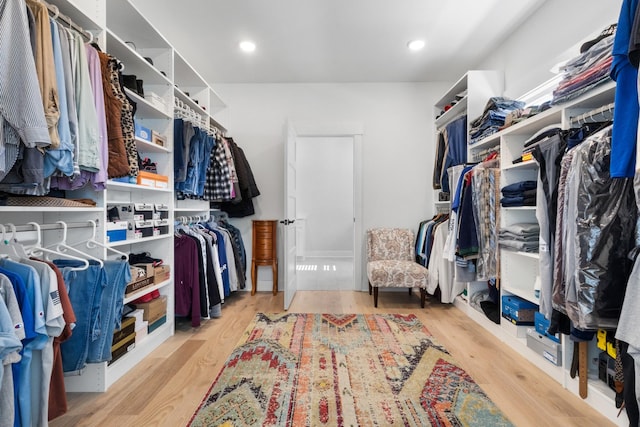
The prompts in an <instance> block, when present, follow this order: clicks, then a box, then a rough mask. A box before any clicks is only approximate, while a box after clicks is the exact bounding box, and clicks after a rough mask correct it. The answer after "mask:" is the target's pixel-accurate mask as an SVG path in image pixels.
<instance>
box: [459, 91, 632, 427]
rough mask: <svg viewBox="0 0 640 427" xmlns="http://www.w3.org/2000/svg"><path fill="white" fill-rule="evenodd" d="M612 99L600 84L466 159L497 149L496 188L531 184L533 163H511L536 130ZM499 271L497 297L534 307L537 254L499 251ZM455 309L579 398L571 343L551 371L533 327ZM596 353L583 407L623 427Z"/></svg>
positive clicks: (463, 304)
mask: <svg viewBox="0 0 640 427" xmlns="http://www.w3.org/2000/svg"><path fill="white" fill-rule="evenodd" d="M614 94H615V83H614V82H610V83H607V84H603V85H601V86H599V87H598V88H596V89H594V90H593V91H591V92H589V93H586V94H584V95H582V96H581V97H579V98H576V99H574V100H571V101H569V102H567V103H565V104H561V105H558V106H554V107H552V108H550V109H548V110H547V111H544V112H542V113H540V114H538V115H536V116H533V117H531V118H529V119H527V120H524V121H522V122H520V123H518V124H516V125H513V126H511V127H509V128H506V129H504V130H502V131H500V132H498V133H496V134H494V135H491V136H489V137H488V138H485V139H484V140H482V141H479V142H477V143H476V144H474V145H472V146H470V147H469V155H470V157H471V156H472V155H473V154H474V152H477V151H480V150H484V149H487V148H492V147H499V148H500V156H501V183H500V185H501V187H503V186H505V185H508V184H512V183H514V182H518V181H521V180H526V179H530V180H536V179H537V173H538V165H537V162H535V161H530V162H525V163H518V164H512V160H514V159H515V158H517V157H519V156H520V155H521V154H522V148H523V146H524V143H525V141H526V140H527V139H528V138H529V137H531V136H532V135H534V134H535V133H536V132H537V131H539V130H541V129H543V128H545V127H547V126H549V125H553V124H556V123H557V124H559V125H560V127H561V128H563V129H568V128H570V122H571V118H572V117H576V116H578V115H580V114H582V113H584V112H586V111H590V110H592V109H594V108H597V107H600V106H602V105H606V104H608V103H610V102H612V101H613V99H614ZM535 209H536V208H535V206H522V207H508V208H501V209H500V220H501V225H502V226H506V225H510V224H514V223H518V222H537V220H536V215H535ZM500 266H501V270H500V271H501V274H500V286H501V289H500V292H501V294H502V295H516V296H518V297H520V298H523V299H525V300H527V301H530V302H533V303H535V304H539V300H538V297H537V296H536V293H535V289H534V285H535V279H536V276H538V274H539V273H538V271H539V270H538V268H539V256H538V254H537V253H527V252H516V251H510V250H506V249H503V250H501V251H500ZM454 304H455V306H456V307H458V308H459V309H460V310H462V311H463V312H465V313H466V314H467V315H468V316H469V317H471V318H472V319H474V320H475V321H476V322H477V323H478V324H480V325H481V326H483V327H484V328H485V329H487V330H488V331H490V332H491V333H492V334H493V335H495V336H496V337H497V338H499V339H500V340H502V341H503V342H504V343H505V344H506V345H508V346H509V347H510V348H512V349H513V350H515V351H517V352H518V353H519V354H521V355H522V356H523V357H525V358H526V359H527V360H529V361H530V362H532V363H533V364H534V365H535V366H536V367H538V368H539V369H540V370H541V371H543V372H545V373H546V374H547V375H549V376H550V377H552V378H553V379H554V380H556V381H558V382H559V383H560V384H562V385H563V386H564V387H565V388H566V389H567V390H569V391H571V392H572V393H574V394H575V395H578V394H579V393H578V379H577V378H576V379H572V378H571V377H570V375H569V369H570V366H571V359H572V355H573V345H572V342H571V341H570V340H567V339H563V340H562V344H561V350H562V363H561V366H555V365H553V364H552V363H551V362H549V361H548V360H546V359H545V358H544V357H543V356H542V355H540V354H538V353H536V352H534V351H533V350H531V349H530V348H529V347H528V346H527V342H526V330H527V328H532V326H516V325H514V324H512V323H511V322H509V321H507V320H505V319H501V322H500V324H499V325H497V324H495V323H493V322H491V321H489V320H488V319H487V318H486V317H485V316H484V314H482V313H480V312H478V311H477V310H475V309H474V308H473V307H471V306H470V305H469V304H468V302H467V299H462V298H456V300H455V301H454ZM598 352H599V350H597V349H596V347H595V343H594V342H592V343H590V353H589V355H590V361H591V362H590V366H589V387H588V397H587V398H586V402H587V403H588V404H589V405H591V406H592V407H594V408H595V409H596V410H598V411H599V412H601V413H602V414H603V415H605V416H606V417H608V418H609V419H610V420H611V421H612V422H613V423H615V424H617V425H620V426H623V425H626V424H627V423H628V422H627V417H626V416H624V414H622V415H621V416H620V417H618V409H616V407H615V401H614V399H615V394H614V392H613V391H612V390H611V389H609V387H608V386H607V385H606V384H605V383H603V382H602V381H600V380H599V379H598V366H597V362H594V361H593V360H594V356H595V355H597V354H598ZM595 360H597V357H595Z"/></svg>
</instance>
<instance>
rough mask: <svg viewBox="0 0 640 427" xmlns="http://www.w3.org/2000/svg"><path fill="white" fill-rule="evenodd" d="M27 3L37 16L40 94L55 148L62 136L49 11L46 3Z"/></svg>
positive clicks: (37, 58) (36, 59)
mask: <svg viewBox="0 0 640 427" xmlns="http://www.w3.org/2000/svg"><path fill="white" fill-rule="evenodd" d="M26 3H27V6H29V9H31V12H32V13H33V16H34V18H35V25H36V27H35V32H36V34H35V35H36V37H35V39H36V48H35V64H36V72H37V74H38V80H39V82H40V95H41V97H42V104H43V109H44V116H45V119H46V121H47V128H48V131H49V138H50V140H51V148H54V149H55V148H58V147H59V146H60V136H59V135H58V120H59V119H60V102H59V100H58V85H57V83H56V73H55V65H54V61H53V44H52V40H51V25H50V24H49V11H48V9H47V6H45V5H44V3H40V2H38V1H36V0H26ZM14 49H15V48H14ZM3 52H4V51H3ZM25 52H26V51H22V52H21V54H23V55H24V53H25Z"/></svg>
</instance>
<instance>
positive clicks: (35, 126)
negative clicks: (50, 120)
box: [0, 0, 51, 179]
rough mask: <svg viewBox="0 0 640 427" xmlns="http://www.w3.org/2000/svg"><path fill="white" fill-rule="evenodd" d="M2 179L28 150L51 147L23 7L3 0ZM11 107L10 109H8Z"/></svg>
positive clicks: (0, 22) (0, 74)
mask: <svg viewBox="0 0 640 427" xmlns="http://www.w3.org/2000/svg"><path fill="white" fill-rule="evenodd" d="M0 52H2V55H3V60H2V61H0V179H2V178H3V177H4V176H5V175H6V173H7V172H8V171H9V170H10V169H11V168H12V167H13V165H14V164H15V161H16V159H17V158H18V147H19V144H20V141H21V140H22V143H23V144H25V146H27V147H47V146H49V145H51V140H50V138H49V132H48V127H47V121H46V120H45V117H44V109H43V106H42V96H41V94H40V86H39V83H38V76H37V74H36V66H35V61H34V58H33V55H30V54H28V53H30V52H31V43H30V40H29V29H28V24H27V12H26V8H25V7H24V4H23V3H22V2H18V1H12V0H0ZM9 107H11V108H9Z"/></svg>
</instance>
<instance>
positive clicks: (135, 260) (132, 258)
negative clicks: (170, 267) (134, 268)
mask: <svg viewBox="0 0 640 427" xmlns="http://www.w3.org/2000/svg"><path fill="white" fill-rule="evenodd" d="M129 264H131V265H134V264H153V266H154V267H157V266H159V265H162V259H160V258H153V257H152V256H151V255H149V252H141V253H139V254H129Z"/></svg>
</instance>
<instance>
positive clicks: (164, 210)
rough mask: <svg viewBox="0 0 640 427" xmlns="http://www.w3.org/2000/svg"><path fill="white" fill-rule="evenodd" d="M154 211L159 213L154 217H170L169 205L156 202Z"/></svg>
mask: <svg viewBox="0 0 640 427" xmlns="http://www.w3.org/2000/svg"><path fill="white" fill-rule="evenodd" d="M154 213H156V214H157V215H156V217H154V218H153V219H169V205H165V204H164V203H156V204H155V210H154Z"/></svg>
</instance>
